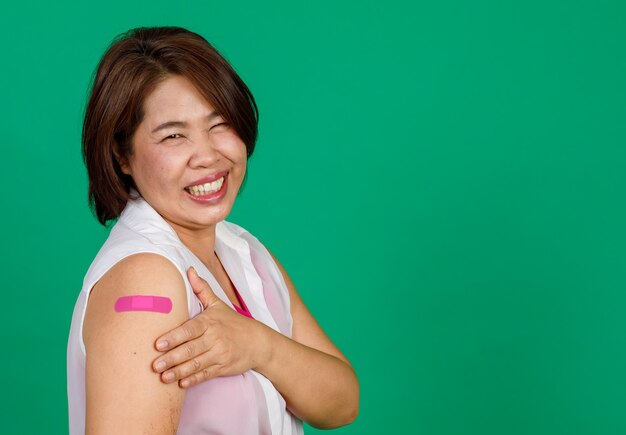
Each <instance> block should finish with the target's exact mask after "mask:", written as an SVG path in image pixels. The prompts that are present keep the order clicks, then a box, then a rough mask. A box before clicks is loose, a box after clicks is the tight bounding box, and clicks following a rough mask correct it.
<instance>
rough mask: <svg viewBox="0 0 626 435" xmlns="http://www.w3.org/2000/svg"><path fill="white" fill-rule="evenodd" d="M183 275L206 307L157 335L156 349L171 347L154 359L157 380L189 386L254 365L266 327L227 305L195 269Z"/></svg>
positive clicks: (259, 353)
mask: <svg viewBox="0 0 626 435" xmlns="http://www.w3.org/2000/svg"><path fill="white" fill-rule="evenodd" d="M187 277H188V278H189V283H190V284H191V287H192V288H193V291H194V293H195V294H196V296H198V299H200V301H201V302H202V305H203V306H204V311H203V312H202V313H200V314H198V315H197V316H196V317H194V318H193V319H190V320H188V321H186V322H185V323H183V324H182V325H181V326H179V327H178V328H176V329H173V330H172V331H170V332H168V333H166V334H164V335H162V336H161V337H159V338H158V339H157V341H156V348H157V350H160V351H169V352H167V353H166V354H165V355H161V356H160V357H159V358H157V359H156V360H155V361H154V363H153V368H154V370H155V371H156V372H157V373H161V380H162V381H163V382H165V383H171V382H174V381H176V380H180V382H179V385H180V386H181V387H183V388H187V387H190V386H192V385H196V384H198V383H200V382H204V381H206V380H209V379H211V378H215V377H218V376H233V375H238V374H241V373H243V372H245V371H247V370H249V369H252V368H254V367H256V366H257V364H258V363H259V362H260V359H261V358H262V357H263V353H264V352H265V349H266V346H264V344H263V342H264V340H263V328H265V325H264V324H262V323H261V322H258V321H256V320H253V319H250V318H248V317H246V316H242V315H241V314H239V313H237V312H236V311H235V310H233V309H232V308H230V307H229V306H227V305H226V304H225V303H224V302H223V301H222V300H221V299H220V298H218V297H217V296H215V294H214V293H213V291H212V290H211V288H210V287H209V284H208V283H207V282H206V281H205V280H203V279H202V278H200V277H199V276H198V274H197V273H196V271H195V269H194V268H193V267H190V268H189V269H188V270H187Z"/></svg>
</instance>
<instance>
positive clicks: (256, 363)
mask: <svg viewBox="0 0 626 435" xmlns="http://www.w3.org/2000/svg"><path fill="white" fill-rule="evenodd" d="M254 322H255V323H256V328H254V333H253V334H251V336H252V339H253V341H254V345H253V348H254V349H255V351H254V354H253V357H252V370H255V371H257V372H259V373H262V372H263V370H264V368H265V367H267V366H268V365H269V363H270V361H271V360H272V357H273V350H274V345H273V342H274V338H275V334H276V331H274V330H273V329H272V328H270V327H269V326H267V325H265V324H264V323H262V322H259V321H256V320H255V321H254Z"/></svg>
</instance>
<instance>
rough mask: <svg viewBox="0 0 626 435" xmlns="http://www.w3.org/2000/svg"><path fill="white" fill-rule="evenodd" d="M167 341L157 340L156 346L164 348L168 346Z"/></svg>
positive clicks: (159, 348)
mask: <svg viewBox="0 0 626 435" xmlns="http://www.w3.org/2000/svg"><path fill="white" fill-rule="evenodd" d="M167 344H168V343H167V341H166V340H159V341H157V344H156V347H157V349H158V350H164V349H166V348H167Z"/></svg>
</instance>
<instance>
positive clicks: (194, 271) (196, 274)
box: [189, 266, 198, 276]
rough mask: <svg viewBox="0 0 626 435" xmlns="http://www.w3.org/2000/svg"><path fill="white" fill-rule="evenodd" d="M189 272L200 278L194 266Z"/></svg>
mask: <svg viewBox="0 0 626 435" xmlns="http://www.w3.org/2000/svg"><path fill="white" fill-rule="evenodd" d="M189 270H191V273H192V274H193V275H195V276H198V272H196V269H195V268H194V267H193V266H191V267H190V268H189Z"/></svg>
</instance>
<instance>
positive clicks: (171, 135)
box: [163, 133, 183, 140]
mask: <svg viewBox="0 0 626 435" xmlns="http://www.w3.org/2000/svg"><path fill="white" fill-rule="evenodd" d="M181 137H183V135H182V134H180V133H172V134H170V135H169V136H165V137H164V138H163V140H168V139H179V138H181Z"/></svg>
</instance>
